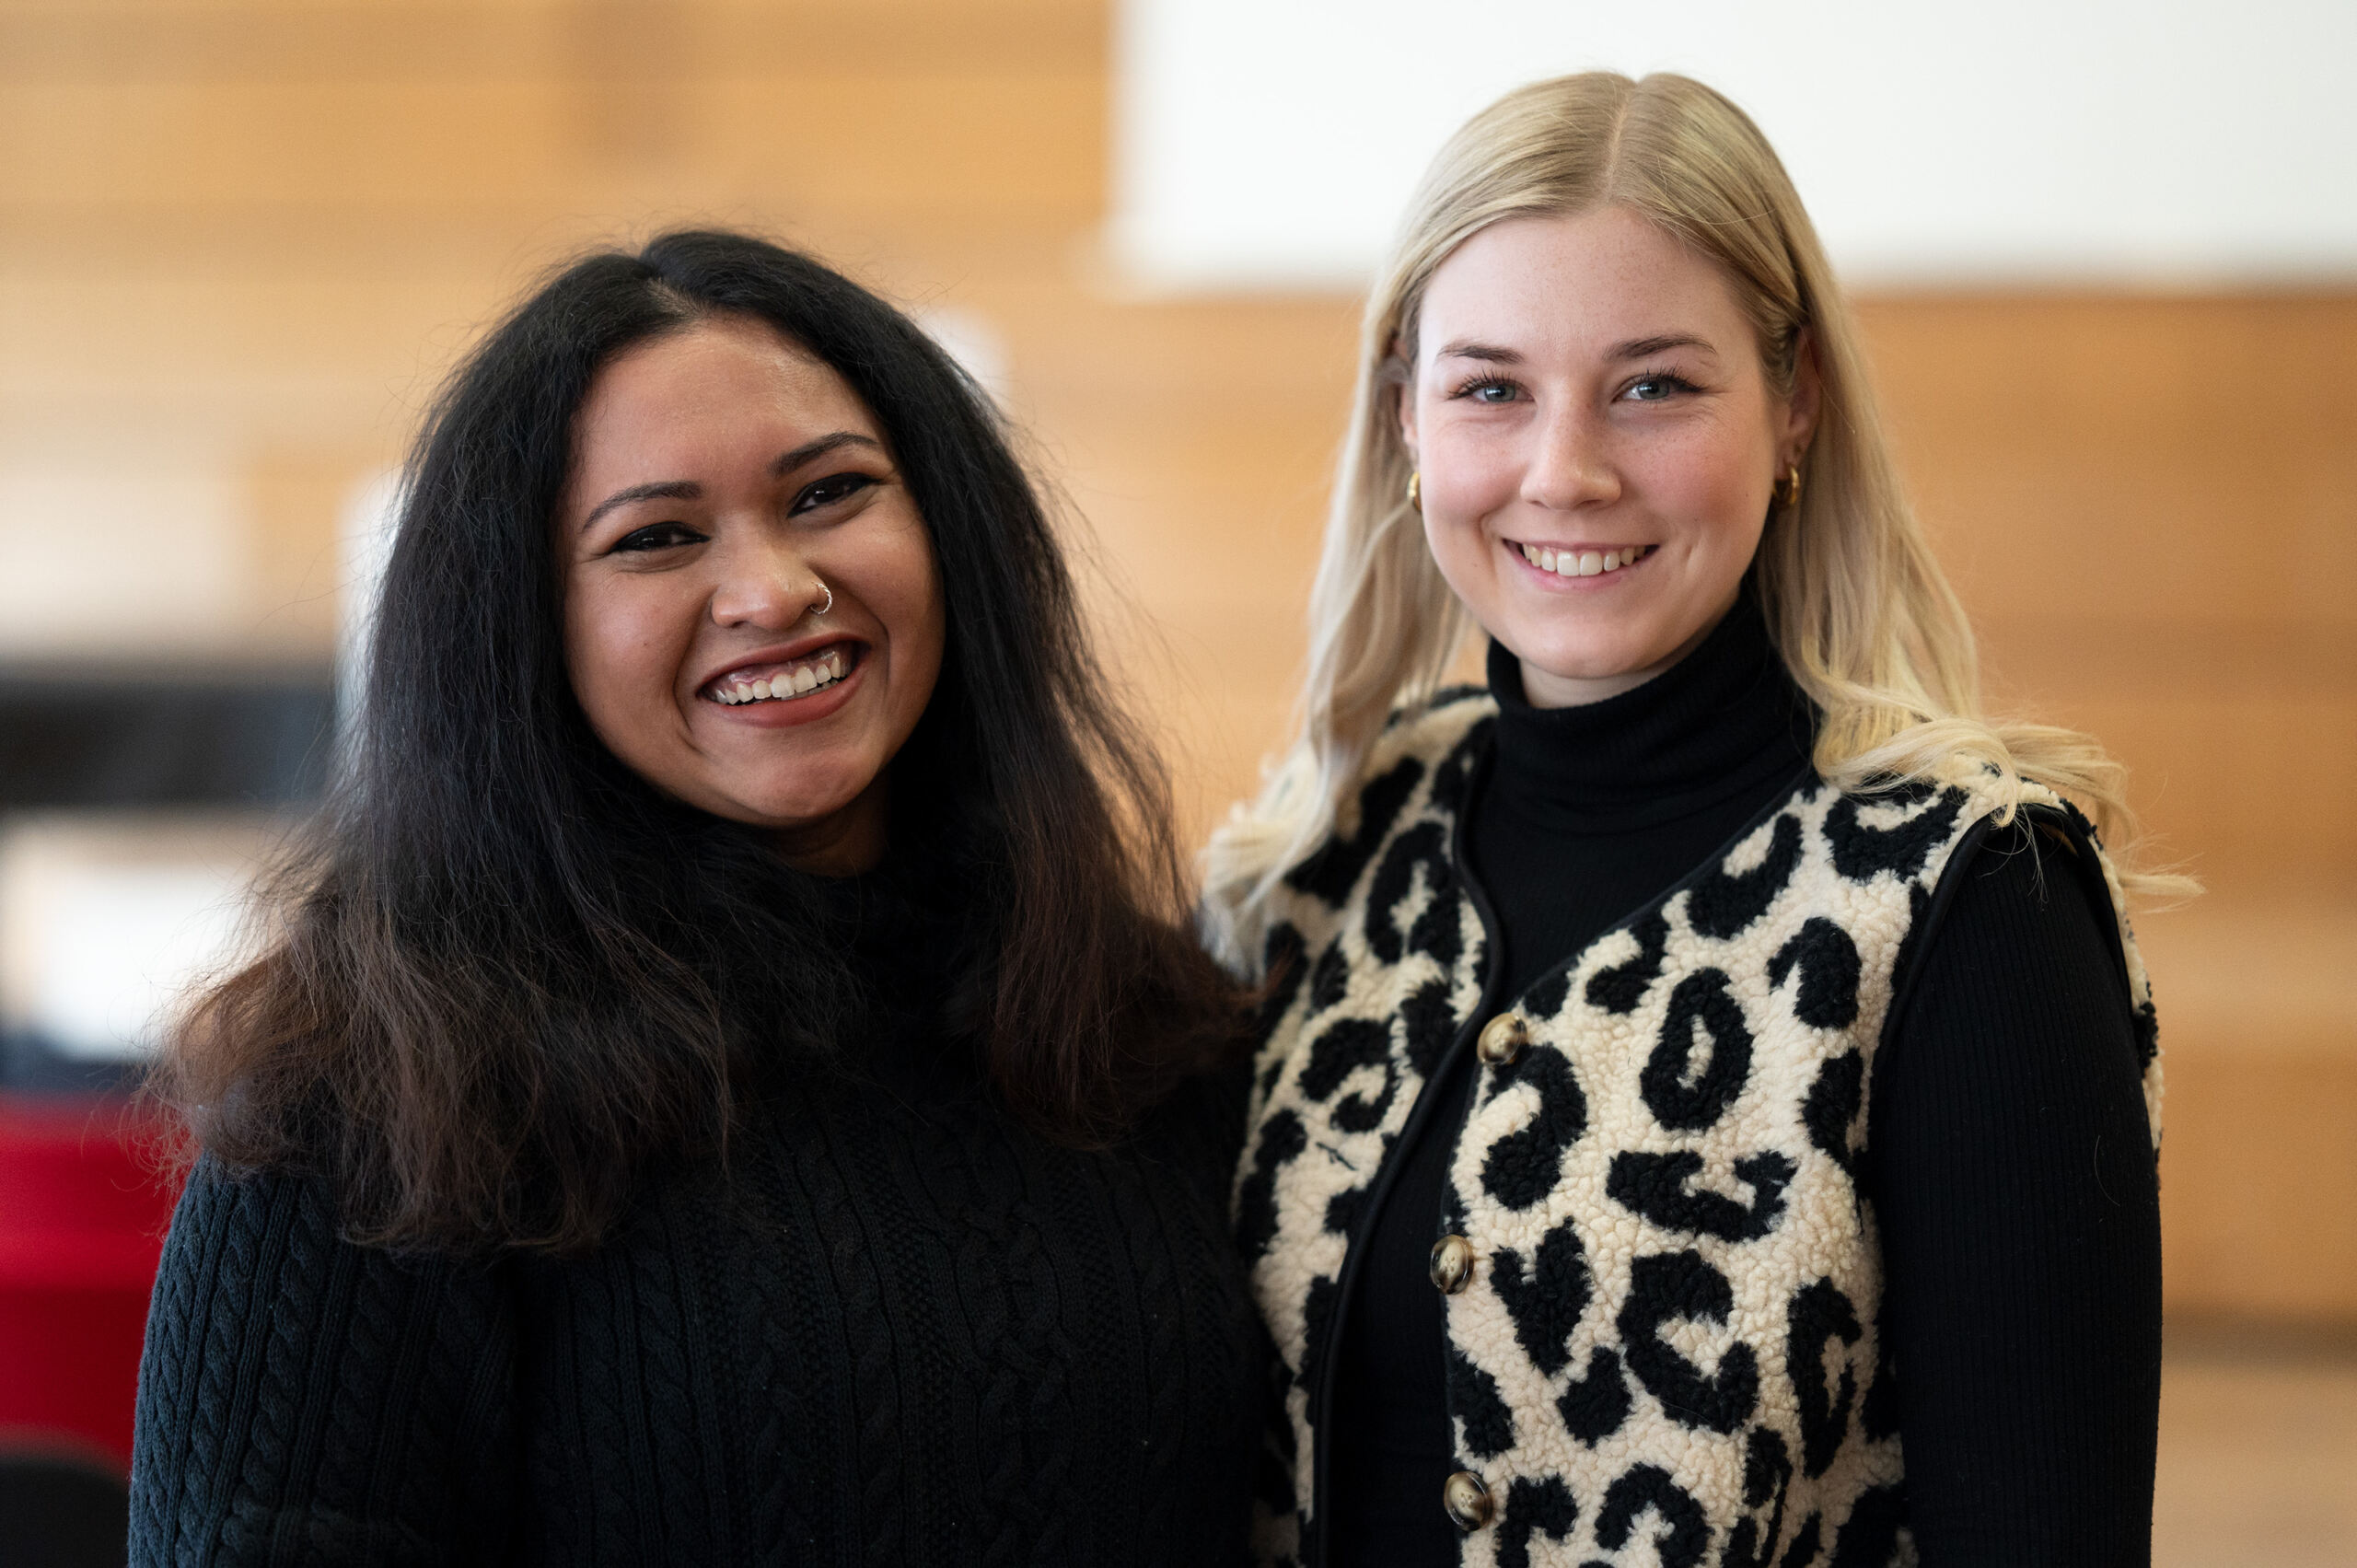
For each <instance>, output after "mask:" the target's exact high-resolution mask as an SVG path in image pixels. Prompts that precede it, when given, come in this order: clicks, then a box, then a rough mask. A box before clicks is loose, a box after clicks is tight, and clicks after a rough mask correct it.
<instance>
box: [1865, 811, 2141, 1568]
mask: <svg viewBox="0 0 2357 1568" xmlns="http://www.w3.org/2000/svg"><path fill="white" fill-rule="evenodd" d="M2067 839H2068V835H2067V834H2066V833H2065V832H2063V831H2061V830H2054V829H2051V828H2049V829H2047V830H2036V831H2032V830H2029V829H2028V828H2026V827H2024V826H2022V825H2019V824H2017V825H2015V826H2014V827H2012V828H2009V829H2005V830H1998V831H1996V832H1993V833H1992V834H1991V836H1990V838H1989V840H1988V841H1987V842H1984V843H1983V844H1982V845H1981V846H1980V848H1979V849H1977V850H1975V851H1972V852H1970V853H1969V854H1962V853H1960V854H1959V855H1958V858H1957V861H1956V864H1955V865H1954V867H1953V868H1952V869H1951V871H1950V872H1949V873H1948V877H1947V879H1946V883H1945V885H1944V886H1943V888H1942V889H1941V896H1940V898H1939V899H1935V900H1934V904H1933V910H1932V911H1931V912H1930V913H1929V915H1928V917H1927V918H1928V919H1929V920H1930V921H1931V922H1932V923H1931V924H1930V925H1929V926H1928V928H1927V935H1926V938H1925V944H1924V946H1923V947H1922V948H1921V949H1920V950H1919V952H1918V954H1917V955H1916V957H1915V958H1913V959H1912V960H1911V961H1910V964H1909V965H1908V972H1903V973H1902V974H1901V975H1900V976H1899V984H1900V986H1901V991H1900V993H1899V994H1898V998H1897V1001H1896V1004H1895V1005H1896V1006H1897V1007H1898V1009H1899V1011H1898V1012H1897V1013H1896V1014H1895V1015H1894V1020H1893V1028H1892V1032H1891V1034H1890V1035H1889V1037H1888V1039H1887V1041H1886V1043H1885V1045H1884V1047H1883V1054H1882V1056H1881V1057H1880V1059H1879V1060H1878V1061H1877V1063H1876V1064H1875V1090H1874V1098H1873V1104H1872V1109H1871V1111H1870V1121H1869V1124H1868V1134H1869V1148H1870V1151H1871V1153H1870V1156H1869V1157H1870V1160H1871V1162H1872V1163H1871V1169H1870V1174H1869V1181H1870V1184H1871V1191H1873V1194H1874V1198H1875V1209H1876V1214H1877V1218H1878V1220H1879V1222H1880V1225H1881V1227H1882V1246H1883V1255H1884V1260H1885V1268H1886V1271H1887V1277H1886V1285H1885V1291H1886V1295H1885V1301H1884V1310H1885V1314H1886V1316H1885V1319H1884V1334H1885V1336H1886V1346H1887V1350H1888V1351H1889V1352H1890V1353H1891V1354H1892V1356H1893V1359H1894V1361H1895V1363H1896V1366H1895V1371H1896V1376H1897V1381H1898V1421H1899V1428H1900V1434H1901V1442H1902V1444H1903V1446H1904V1448H1905V1452H1906V1456H1907V1493H1908V1516H1909V1520H1910V1525H1911V1527H1912V1528H1913V1531H1914V1535H1915V1539H1916V1544H1917V1547H1918V1549H1919V1550H1920V1551H1921V1553H1922V1568H1979V1565H1982V1564H1986V1565H1987V1568H1999V1565H2003V1568H2042V1565H2047V1564H2052V1565H2055V1568H2061V1565H2064V1564H2068V1565H2070V1568H2124V1565H2128V1564H2138V1565H2142V1564H2146V1563H2149V1562H2150V1561H2151V1556H2152V1516H2153V1463H2154V1442H2155V1431H2156V1426H2157V1423H2158V1420H2159V1409H2160V1389H2161V1227H2160V1200H2159V1187H2158V1180H2157V1172H2156V1169H2155V1161H2154V1151H2153V1143H2152V1135H2151V1133H2150V1132H2149V1130H2148V1128H2147V1125H2146V1121H2145V1112H2144V1101H2143V1095H2142V1061H2141V1060H2140V1055H2139V1051H2138V1036H2137V1030H2136V1028H2135V1025H2134V1017H2133V1014H2132V1010H2131V1005H2130V1001H2129V996H2128V990H2127V981H2126V978H2125V973H2124V970H2123V969H2122V965H2121V962H2120V958H2119V945H2118V937H2117V935H2116V925H2115V921H2114V917H2113V914H2112V910H2111V904H2110V900H2109V898H2108V896H2107V894H2106V893H2105V891H2104V890H2103V884H2102V881H2101V872H2100V870H2099V869H2098V868H2097V867H2096V865H2095V863H2094V858H2093V854H2092V852H2091V851H2090V850H2088V849H2086V848H2084V847H2077V848H2074V847H2073V845H2072V844H2071V843H2070V842H2067ZM1942 901H1945V906H1946V907H1945V911H1944V912H1943V911H1942V910H1941V909H1940V904H1941V902H1942Z"/></svg>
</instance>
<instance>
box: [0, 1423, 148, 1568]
mask: <svg viewBox="0 0 2357 1568" xmlns="http://www.w3.org/2000/svg"><path fill="white" fill-rule="evenodd" d="M130 1534H131V1493H130V1490H129V1489H128V1488H126V1487H125V1486H124V1485H123V1481H122V1476H121V1475H120V1474H118V1473H117V1472H115V1471H113V1470H110V1469H107V1468H106V1467H105V1466H103V1465H99V1464H97V1463H94V1462H92V1461H90V1460H87V1459H78V1458H73V1457H72V1456H70V1455H64V1454H52V1453H41V1452H31V1453H15V1452H10V1451H8V1450H6V1449H5V1448H0V1564H6V1568H122V1563H123V1561H124V1559H125V1556H126V1548H125V1540H126V1538H128V1537H129V1535H130Z"/></svg>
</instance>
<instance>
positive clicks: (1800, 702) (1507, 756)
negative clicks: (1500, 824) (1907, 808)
mask: <svg viewBox="0 0 2357 1568" xmlns="http://www.w3.org/2000/svg"><path fill="white" fill-rule="evenodd" d="M1524 668H1526V667H1524V666H1522V665H1521V664H1520V662H1519V661H1518V660H1516V659H1515V656H1513V655H1512V654H1511V653H1509V652H1508V651H1507V650H1506V649H1505V648H1504V647H1503V646H1502V645H1498V644H1496V643H1492V645H1491V646H1490V689H1491V691H1492V694H1493V695H1495V697H1496V698H1497V701H1498V723H1497V731H1496V735H1497V742H1496V762H1495V767H1494V770H1493V783H1492V793H1493V795H1494V796H1496V798H1498V799H1499V800H1501V801H1503V802H1504V803H1506V804H1507V806H1508V807H1510V808H1512V809H1514V810H1515V811H1517V812H1518V813H1520V814H1521V815H1522V816H1523V817H1525V818H1527V819H1529V820H1531V821H1533V822H1542V821H1543V822H1552V823H1555V824H1557V825H1558V826H1560V827H1561V828H1562V830H1566V831H1575V832H1595V831H1620V830H1626V829H1629V828H1631V827H1641V826H1643V825H1644V824H1645V823H1648V822H1653V821H1667V820H1671V819H1676V818H1678V817H1680V816H1682V815H1686V814H1688V813H1690V812H1694V811H1697V810H1707V809H1708V808H1710V807H1711V806H1712V805H1713V803H1714V802H1716V801H1718V800H1720V799H1721V798H1723V797H1724V796H1727V795H1729V794H1730V792H1734V793H1740V792H1742V791H1744V790H1747V789H1749V788H1751V787H1753V786H1754V785H1755V784H1759V783H1760V782H1762V781H1765V780H1769V779H1771V778H1772V777H1783V776H1787V775H1790V774H1792V773H1794V772H1798V771H1799V770H1800V769H1801V768H1802V767H1803V766H1804V765H1805V763H1806V762H1807V761H1808V757H1809V751H1810V748H1811V743H1812V741H1813V739H1814V736H1815V729H1816V715H1815V714H1814V711H1813V710H1812V709H1811V708H1810V706H1809V703H1808V700H1807V699H1806V698H1805V696H1803V695H1802V693H1801V692H1800V691H1799V689H1798V688H1796V687H1795V686H1794V684H1793V682H1792V678H1791V677H1790V676H1789V675H1787V674H1786V673H1785V670H1784V666H1783V661H1782V659H1780V658H1779V657H1778V656H1777V655H1776V650H1775V647H1774V645H1773V644H1772V643H1771V640H1770V638H1769V635H1768V629H1767V625H1766V623H1765V622H1764V621H1762V620H1761V619H1760V615H1759V606H1758V605H1757V604H1755V603H1753V602H1752V601H1751V600H1750V599H1749V598H1741V599H1738V600H1737V602H1736V606H1735V607H1734V608H1733V609H1732V610H1729V611H1728V612H1727V613H1726V615H1725V616H1724V618H1723V619H1722V620H1721V621H1719V623H1718V625H1717V626H1715V627H1713V629H1712V630H1711V631H1710V632H1709V633H1707V634H1706V635H1705V636H1703V637H1702V638H1701V639H1700V640H1699V641H1698V642H1697V644H1696V645H1695V646H1694V647H1693V648H1692V649H1691V650H1690V651H1689V652H1688V653H1687V654H1686V655H1685V656H1682V657H1680V658H1678V659H1674V660H1666V661H1664V663H1663V666H1662V668H1660V669H1658V670H1656V671H1654V672H1652V673H1651V674H1650V675H1649V676H1648V678H1647V679H1644V680H1643V681H1642V682H1640V683H1638V684H1635V685H1631V686H1624V687H1623V688H1622V689H1621V690H1620V691H1618V692H1617V693H1614V694H1612V695H1609V696H1604V697H1598V698H1595V699H1593V700H1590V701H1587V702H1585V703H1578V704H1575V705H1573V704H1564V705H1557V706H1550V705H1546V704H1544V703H1540V702H1538V701H1537V700H1535V699H1536V697H1537V695H1538V694H1537V693H1532V692H1528V691H1526V690H1525V688H1524V679H1525V677H1524V673H1523V671H1524Z"/></svg>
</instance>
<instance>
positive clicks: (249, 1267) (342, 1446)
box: [130, 1162, 517, 1568]
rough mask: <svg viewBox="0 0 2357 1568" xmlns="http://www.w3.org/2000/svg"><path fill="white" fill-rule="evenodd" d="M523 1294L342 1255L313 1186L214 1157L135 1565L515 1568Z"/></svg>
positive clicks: (149, 1405)
mask: <svg viewBox="0 0 2357 1568" xmlns="http://www.w3.org/2000/svg"><path fill="white" fill-rule="evenodd" d="M504 1300H505V1298H504V1293H502V1292H501V1291H500V1290H499V1289H498V1288H497V1286H496V1282H495V1276H494V1274H493V1272H491V1271H488V1270H472V1269H461V1268H458V1267H455V1266H451V1265H447V1264H434V1263H424V1262H414V1261H404V1260H399V1259H396V1258H393V1257H391V1256H389V1255H388V1254H386V1253H383V1252H380V1251H375V1250H370V1249H362V1248H357V1247H354V1246H352V1245H350V1244H348V1243H346V1242H344V1241H343V1240H340V1239H339V1238H338V1237H337V1227H336V1223H335V1216H334V1214H333V1211H332V1208H331V1204H330V1202H329V1201H328V1199H327V1197H326V1196H325V1194H324V1193H323V1192H322V1191H320V1190H319V1188H318V1187H317V1186H316V1185H314V1184H311V1183H308V1182H305V1181H301V1180H297V1179H293V1178H288V1177H278V1176H257V1177H250V1178H244V1179H231V1178H230V1177H228V1176H226V1175H225V1174H223V1173H222V1172H221V1170H220V1169H219V1168H218V1167H215V1166H214V1165H212V1164H211V1163H210V1162H205V1163H203V1164H200V1165H199V1166H198V1167H197V1169H196V1171H195V1172H194V1173H193V1175H192V1177H191V1179H190V1181H189V1185H188V1191H187V1192H186V1193H185V1194H183V1195H182V1197H181V1199H180V1209H179V1212H178V1213H177V1214H175V1215H174V1216H173V1220H172V1229H171V1234H170V1236H169V1237H168V1239H167V1240H166V1242H165V1245H164V1257H163V1264H162V1267H161V1269H160V1271H159V1272H158V1273H157V1280H156V1294H155V1298H154V1302H153V1305H152V1306H151V1307H150V1308H149V1312H148V1321H147V1344H146V1350H145V1353H144V1354H143V1355H142V1356H141V1358H140V1365H139V1410H138V1417H137V1423H136V1426H135V1429H134V1436H133V1451H132V1462H131V1493H132V1504H131V1541H130V1560H131V1562H132V1563H133V1564H134V1565H151V1564H152V1565H162V1564H180V1563H196V1562H203V1563H207V1564H219V1565H222V1568H237V1565H241V1564H249V1563H251V1564H260V1563H272V1564H294V1563H338V1564H344V1563H363V1564H396V1563H400V1564H408V1563H418V1564H424V1563H429V1562H431V1563H446V1562H496V1561H500V1560H502V1559H503V1558H504V1557H505V1554H506V1549H507V1547H508V1545H509V1541H510V1537H509V1532H510V1530H511V1529H512V1527H513V1525H514V1515H515V1513H516V1512H517V1510H516V1508H515V1506H514V1501H515V1500H514V1494H513V1484H512V1483H513V1475H514V1467H513V1465H512V1463H511V1462H510V1460H509V1455H510V1454H511V1452H512V1441H511V1438H512V1430H511V1428H512V1422H511V1419H510V1413H509V1412H510V1394H511V1390H512V1386H513V1376H512V1367H513V1365H514V1361H513V1344H514V1336H513V1334H512V1332H511V1331H510V1330H509V1327H508V1323H509V1318H508V1316H507V1313H506V1309H505V1305H504Z"/></svg>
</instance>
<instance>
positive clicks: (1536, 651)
mask: <svg viewBox="0 0 2357 1568" xmlns="http://www.w3.org/2000/svg"><path fill="white" fill-rule="evenodd" d="M1529 646H1530V648H1531V649H1532V652H1531V653H1529V654H1517V655H1516V656H1517V657H1519V658H1520V659H1521V660H1522V661H1523V662H1524V663H1525V664H1529V665H1536V666H1537V667H1538V668H1540V669H1542V670H1544V671H1546V672H1547V673H1548V674H1549V675H1551V676H1553V677H1554V678H1555V679H1558V680H1617V679H1620V678H1621V677H1623V676H1628V675H1634V674H1636V673H1637V672H1638V671H1640V670H1643V669H1648V668H1652V667H1653V666H1654V665H1655V664H1657V663H1659V662H1660V661H1661V659H1662V658H1663V657H1666V655H1656V654H1655V653H1654V652H1653V651H1652V645H1651V644H1650V643H1644V642H1640V641H1639V640H1637V639H1635V638H1629V639H1625V640H1624V639H1620V638H1612V639H1597V638H1590V637H1582V638H1578V639H1575V640H1564V641H1558V642H1550V641H1548V640H1546V639H1543V638H1537V639H1533V640H1532V642H1531V643H1530V644H1529Z"/></svg>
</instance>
